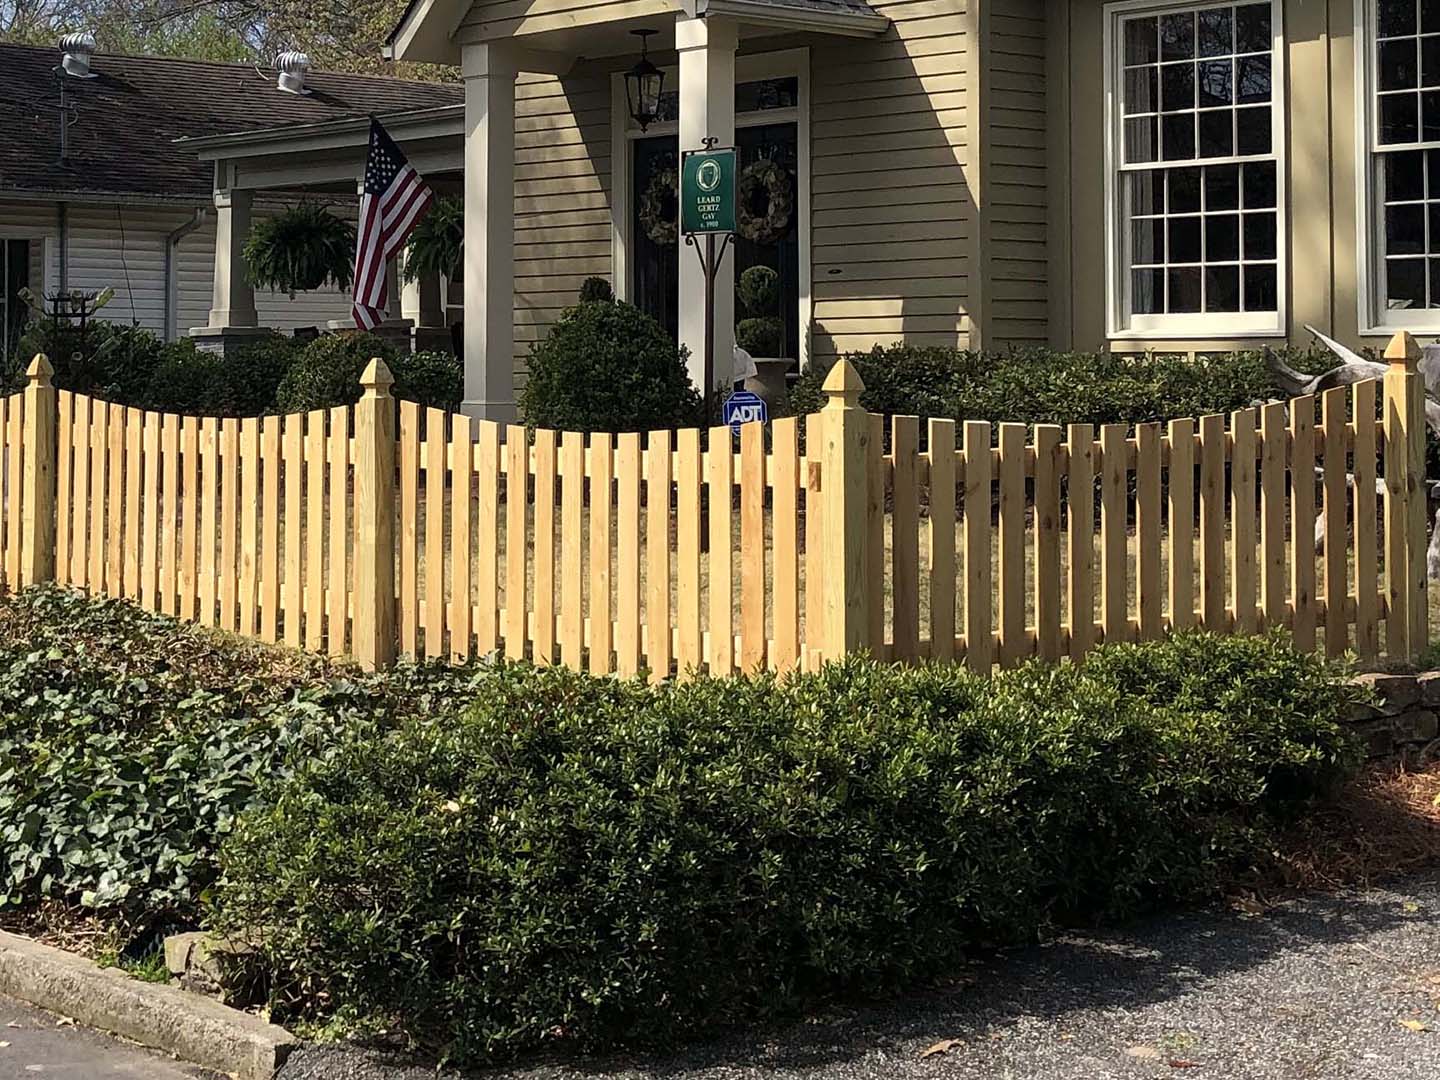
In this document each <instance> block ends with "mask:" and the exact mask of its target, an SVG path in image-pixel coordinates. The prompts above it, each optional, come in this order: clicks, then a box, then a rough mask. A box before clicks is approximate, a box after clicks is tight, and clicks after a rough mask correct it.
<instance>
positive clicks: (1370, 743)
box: [1355, 717, 1395, 758]
mask: <svg viewBox="0 0 1440 1080" xmlns="http://www.w3.org/2000/svg"><path fill="white" fill-rule="evenodd" d="M1355 734H1356V735H1357V736H1359V738H1360V741H1361V742H1362V743H1363V744H1364V746H1365V755H1366V756H1367V757H1371V758H1382V757H1389V756H1390V755H1391V754H1393V753H1394V752H1395V729H1394V728H1393V727H1392V726H1391V722H1390V719H1389V718H1388V717H1386V718H1384V719H1381V720H1367V721H1365V722H1364V723H1360V724H1356V725H1355Z"/></svg>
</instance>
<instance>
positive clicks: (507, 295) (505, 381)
mask: <svg viewBox="0 0 1440 1080" xmlns="http://www.w3.org/2000/svg"><path fill="white" fill-rule="evenodd" d="M516 72H517V65H516V58H515V55H514V54H513V53H512V52H511V51H510V49H509V48H508V47H507V46H505V45H502V44H483V45H466V46H464V47H463V49H462V51H461V74H462V76H463V77H464V80H465V272H464V274H463V279H464V288H465V345H464V352H465V356H464V364H465V400H464V403H463V404H462V406H461V408H462V409H463V410H464V412H465V413H466V414H467V415H469V416H473V417H479V418H481V419H486V420H500V421H509V420H513V419H514V418H515V372H514V365H515V355H514V354H515V326H514V323H515V252H514V238H515V75H516Z"/></svg>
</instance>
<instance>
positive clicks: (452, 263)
mask: <svg viewBox="0 0 1440 1080" xmlns="http://www.w3.org/2000/svg"><path fill="white" fill-rule="evenodd" d="M464 260H465V204H464V203H463V202H462V201H461V200H460V199H458V198H454V197H449V198H444V199H436V200H435V202H434V203H432V204H431V206H430V209H429V210H427V211H426V212H425V216H424V217H422V218H421V219H420V220H419V222H417V223H416V225H415V231H414V232H412V233H411V234H410V242H409V244H407V245H406V248H405V280H406V281H416V280H418V279H420V278H422V277H435V276H436V275H438V274H444V275H445V276H446V277H447V278H449V279H450V280H452V281H454V280H455V279H457V278H458V277H459V276H460V268H461V266H462V265H463V264H464Z"/></svg>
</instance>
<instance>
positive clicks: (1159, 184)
mask: <svg viewBox="0 0 1440 1080" xmlns="http://www.w3.org/2000/svg"><path fill="white" fill-rule="evenodd" d="M638 31H645V32H648V33H646V34H645V35H644V36H643V38H642V37H641V36H637V32H638ZM642 40H643V41H644V42H645V43H646V44H644V45H643V46H642ZM642 48H643V49H648V55H649V57H650V59H651V60H653V62H654V63H655V64H656V65H657V66H659V67H660V68H661V69H662V71H663V72H664V73H665V76H666V78H665V83H664V92H663V94H662V95H661V99H660V102H659V108H658V115H656V116H655V118H654V119H653V121H651V122H648V123H647V124H646V125H645V126H644V127H642V126H641V125H640V123H639V122H638V121H637V119H636V116H635V113H636V110H635V108H634V107H633V103H632V101H631V99H630V95H629V92H628V90H627V80H626V75H627V72H629V71H631V69H632V68H633V67H634V66H635V65H636V62H637V60H638V59H639V58H640V54H641V51H642ZM389 50H390V53H391V55H392V56H393V57H394V58H395V59H397V60H406V61H421V62H437V63H448V64H454V65H457V66H458V67H459V69H460V72H461V78H462V82H463V101H462V102H459V103H457V104H454V105H448V106H438V107H412V108H407V109H398V110H396V111H395V112H393V113H389V114H387V115H386V116H385V117H384V120H385V123H386V125H387V127H388V128H389V129H390V130H391V132H392V134H394V135H395V136H396V138H397V139H398V140H399V141H400V142H401V144H402V146H404V147H405V149H406V151H407V153H409V154H410V156H411V159H412V161H414V162H415V163H416V165H417V167H418V168H420V169H421V170H422V171H423V172H426V173H427V174H428V175H432V176H434V177H436V178H437V179H444V180H448V181H449V182H452V183H454V184H455V185H456V186H457V187H459V188H462V189H463V191H464V195H465V215H466V217H465V229H466V249H465V263H464V274H463V281H462V283H461V285H460V291H462V292H463V312H464V356H465V367H466V380H467V382H466V400H467V408H468V409H469V410H470V411H471V412H473V413H475V414H476V415H484V416H494V417H507V416H509V415H511V414H512V411H513V402H514V399H515V390H516V387H517V385H519V383H520V381H521V380H523V378H524V357H525V355H526V352H527V349H528V347H529V345H530V343H531V342H533V341H536V340H538V339H540V338H541V337H543V335H544V334H545V333H546V331H547V329H548V328H549V327H550V326H551V325H552V324H553V323H554V321H555V320H556V318H557V317H558V316H559V313H560V312H561V311H562V310H563V309H564V308H565V306H566V305H567V304H569V303H571V302H573V299H574V297H575V295H576V292H577V290H578V288H579V286H580V284H581V282H583V281H584V279H585V278H587V277H589V276H592V275H598V276H602V277H605V278H608V279H609V280H610V281H611V282H612V284H613V286H614V288H615V291H616V292H617V293H618V294H619V295H620V296H621V297H623V298H626V299H628V300H631V301H632V302H634V303H636V304H638V305H640V306H641V307H643V308H645V309H646V310H647V311H649V312H650V313H652V314H653V315H654V316H655V317H656V318H657V319H659V320H660V321H661V322H662V323H663V324H665V325H667V326H668V327H670V328H671V329H672V330H673V331H674V333H675V334H676V336H677V337H678V339H679V340H680V341H681V342H682V343H684V344H685V345H686V346H687V347H688V348H689V350H690V354H691V357H692V363H693V362H695V358H696V357H699V356H701V355H702V354H703V330H702V314H701V313H702V302H701V301H702V296H703V284H702V278H701V274H700V272H699V268H698V265H697V261H696V259H695V258H694V252H692V251H687V250H686V248H685V245H684V243H683V239H682V238H680V237H678V236H677V235H676V231H675V229H674V225H673V206H672V205H670V204H668V203H667V202H666V198H665V196H666V193H667V192H668V191H672V190H673V185H674V174H673V169H674V163H675V159H676V156H677V154H678V153H679V152H681V151H683V150H686V149H692V148H697V147H699V146H700V144H701V139H702V138H706V137H714V138H715V139H717V140H718V142H719V144H720V145H734V146H736V147H737V148H738V150H739V153H740V159H741V167H742V177H743V175H744V174H745V170H754V173H753V174H752V179H754V180H755V181H756V182H755V183H752V184H751V186H750V191H751V192H752V193H754V192H755V191H756V190H757V189H763V191H762V197H760V198H758V200H757V201H758V204H759V205H760V206H761V208H762V209H761V210H759V211H756V210H754V209H753V208H752V218H753V217H754V216H755V214H757V213H758V214H759V218H760V220H759V223H758V224H756V222H755V221H753V220H752V222H751V223H750V225H749V226H748V233H747V227H744V226H742V235H741V237H740V238H739V240H738V241H737V243H736V245H735V248H734V249H733V257H732V258H729V259H727V261H726V262H725V263H724V264H722V269H721V274H720V283H719V289H718V306H719V312H718V318H717V338H718V340H717V348H716V354H717V355H719V356H725V355H728V349H727V346H728V339H729V337H730V335H732V334H733V330H734V324H735V315H736V314H737V313H735V312H734V311H733V310H731V306H732V283H733V281H734V278H735V275H736V274H737V272H743V271H744V270H745V269H747V268H748V267H749V266H754V265H766V266H769V267H770V268H771V269H773V270H775V271H776V274H777V277H778V281H779V284H780V290H779V291H780V312H779V314H780V316H781V318H782V322H783V332H782V335H781V344H780V349H781V351H782V352H783V355H784V356H785V357H787V358H790V359H792V360H793V361H794V362H795V363H796V364H797V365H804V364H808V363H811V362H816V361H819V362H824V361H826V360H828V359H829V358H831V357H834V356H836V355H839V354H842V353H845V352H848V351H851V350H859V349H868V348H870V347H872V346H874V345H880V344H889V343H895V342H910V343H915V344H934V345H957V344H958V345H968V346H972V347H975V346H984V347H987V348H1004V347H1007V346H1025V345H1033V344H1049V345H1052V346H1056V347H1061V348H1078V349H1098V348H1111V349H1119V350H1137V351H1138V350H1145V349H1176V350H1186V351H1189V350H1212V349H1232V348H1239V347H1255V346H1263V345H1275V344H1284V343H1292V344H1307V343H1309V342H1310V341H1311V339H1312V330H1319V331H1322V332H1324V333H1327V334H1329V335H1331V336H1333V337H1335V338H1337V339H1339V340H1340V341H1342V342H1344V343H1346V344H1348V345H1351V346H1353V347H1363V346H1370V345H1378V344H1380V343H1381V342H1383V340H1384V339H1385V338H1386V337H1387V336H1388V335H1390V334H1393V333H1394V332H1395V331H1396V330H1399V329H1406V330H1410V331H1411V332H1413V333H1416V334H1419V335H1427V334H1435V333H1440V0H1343V2H1342V0H1230V2H1210V0H1203V2H1195V0H1184V2H1181V0H1111V2H1105V0H1006V2H1004V3H996V2H992V0H413V2H412V4H411V6H410V8H409V9H408V10H407V11H406V13H405V14H404V16H403V18H402V19H401V21H400V23H399V25H398V26H397V27H396V28H395V31H394V33H393V35H392V38H391V42H390V45H389ZM365 139H366V129H365V125H364V124H363V123H360V122H356V121H353V120H340V121H320V122H317V123H314V124H309V125H290V126H288V127H283V128H273V129H271V130H268V131H250V132H245V133H240V134H234V135H229V136H225V137H212V138H198V139H193V140H190V142H189V143H188V144H187V145H188V146H189V148H190V149H191V150H192V151H193V152H194V153H195V154H196V156H197V157H198V158H199V159H200V160H201V161H204V162H206V163H207V164H211V165H213V167H214V168H215V176H216V178H217V192H218V198H219V199H220V200H222V201H223V202H225V204H226V205H230V204H231V200H232V199H233V198H236V197H238V198H241V199H242V200H243V199H247V198H250V197H251V195H250V194H247V193H254V194H255V195H256V197H258V196H259V195H260V194H263V193H264V192H265V191H266V190H267V189H273V188H275V187H285V186H289V187H296V186H299V187H303V186H305V185H306V184H316V185H321V186H323V185H327V184H329V185H334V184H338V183H343V182H347V178H350V179H353V178H354V177H356V176H358V175H359V174H360V170H361V169H362V168H363V158H364V148H365ZM777 174H778V175H779V176H780V177H781V178H782V179H781V180H780V181H779V188H778V189H776V190H772V189H771V185H772V183H773V182H774V180H775V177H776V176H777ZM777 206H778V209H777ZM217 217H218V219H219V224H218V228H219V236H220V242H219V243H218V244H217V247H216V251H217V258H219V257H220V256H221V255H223V253H224V252H226V251H229V252H231V253H232V254H230V255H227V256H225V257H226V258H232V259H233V258H234V256H233V251H234V250H235V248H234V245H233V244H229V243H227V241H226V234H227V230H228V231H232V232H237V235H238V228H239V226H238V225H235V224H234V223H233V222H232V223H229V224H227V220H226V217H225V212H224V211H223V210H221V211H218V212H217ZM236 220H239V219H236ZM217 280H220V279H219V278H217ZM227 280H234V281H236V282H237V288H242V289H243V278H242V277H241V276H238V275H236V274H233V273H230V274H228V277H227ZM242 300H243V298H242ZM240 306H242V307H243V304H242V305H240ZM231 307H232V305H230V304H229V303H228V302H226V301H224V299H223V298H217V300H216V302H215V304H214V307H213V312H222V313H223V312H224V311H226V310H230V309H231ZM213 312H212V323H213V324H214V325H215V327H216V329H217V330H223V329H224V327H223V326H220V325H219V323H216V322H215V319H214V316H213ZM1432 312H1435V313H1437V314H1432ZM221 321H223V320H221ZM239 329H243V327H241V328H239ZM697 374H698V372H697Z"/></svg>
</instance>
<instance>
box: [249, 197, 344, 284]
mask: <svg viewBox="0 0 1440 1080" xmlns="http://www.w3.org/2000/svg"><path fill="white" fill-rule="evenodd" d="M242 254H243V256H244V258H245V266H246V268H247V271H248V276H249V279H250V284H252V285H254V286H255V287H256V288H257V289H269V290H271V291H273V292H279V293H286V294H288V295H289V296H290V297H292V298H293V297H294V296H295V294H296V293H301V292H311V291H313V290H315V289H319V288H322V287H323V286H324V285H325V284H326V283H327V282H329V283H332V284H333V285H334V286H335V288H336V289H342V290H343V289H347V288H349V287H350V279H351V276H352V274H353V272H354V266H355V226H353V225H351V224H350V223H349V222H348V221H343V220H342V219H340V218H338V217H336V216H335V215H334V214H332V213H331V212H330V211H329V210H327V209H325V207H323V206H319V205H315V204H303V205H300V206H295V207H291V208H290V209H288V210H282V211H281V212H280V213H278V214H275V215H274V216H273V217H268V218H264V219H262V220H260V221H257V222H256V223H255V225H254V227H253V228H251V230H250V236H249V238H248V239H247V240H246V241H245V247H244V250H243V251H242Z"/></svg>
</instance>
